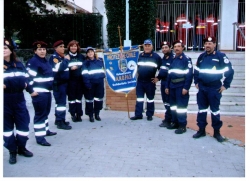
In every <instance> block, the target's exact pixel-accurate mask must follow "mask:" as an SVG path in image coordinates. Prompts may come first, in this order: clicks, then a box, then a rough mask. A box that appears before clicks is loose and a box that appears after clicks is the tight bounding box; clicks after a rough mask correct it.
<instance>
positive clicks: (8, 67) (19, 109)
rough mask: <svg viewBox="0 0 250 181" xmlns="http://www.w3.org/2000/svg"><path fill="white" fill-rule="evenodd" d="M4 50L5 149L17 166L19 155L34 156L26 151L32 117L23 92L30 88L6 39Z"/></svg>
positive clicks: (10, 160) (11, 46)
mask: <svg viewBox="0 0 250 181" xmlns="http://www.w3.org/2000/svg"><path fill="white" fill-rule="evenodd" d="M3 48H4V49H3V59H4V69H3V70H4V73H3V75H4V81H3V82H4V83H3V90H4V97H3V98H4V99H3V106H4V116H3V140H4V147H5V148H7V149H8V150H9V153H10V158H9V163H10V164H15V163H16V162H17V159H16V156H17V153H18V154H19V155H23V156H25V157H32V156H33V153H31V152H30V151H29V150H27V149H26V143H27V141H28V139H29V138H28V135H29V123H30V116H29V113H28V110H27V107H26V101H25V98H24V93H23V90H24V89H26V88H27V86H28V79H27V78H28V74H27V71H26V69H25V67H24V65H23V64H22V62H20V61H18V60H17V59H16V54H15V52H14V47H13V45H12V44H11V42H10V41H9V40H7V39H4V47H3ZM14 127H15V129H16V130H15V132H14Z"/></svg>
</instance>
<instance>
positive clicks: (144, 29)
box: [105, 0, 157, 47]
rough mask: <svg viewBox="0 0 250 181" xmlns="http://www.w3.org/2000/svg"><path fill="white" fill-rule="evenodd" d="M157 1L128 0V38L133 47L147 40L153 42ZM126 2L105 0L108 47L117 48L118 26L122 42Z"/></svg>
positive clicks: (123, 0)
mask: <svg viewBox="0 0 250 181" xmlns="http://www.w3.org/2000/svg"><path fill="white" fill-rule="evenodd" d="M156 2H157V0H143V1H142V0H129V33H130V34H129V37H130V39H131V41H132V44H133V45H138V44H141V43H143V41H144V40H145V39H147V38H151V39H152V41H154V37H155V21H156V13H157V6H156ZM125 3H126V0H115V1H114V0H105V8H106V14H107V18H108V24H107V31H108V45H109V47H119V46H120V45H119V36H118V29H117V27H118V25H119V26H120V27H121V36H122V40H124V38H125V29H126V25H125V23H126V22H125V16H126V12H125V10H126V4H125Z"/></svg>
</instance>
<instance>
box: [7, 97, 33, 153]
mask: <svg viewBox="0 0 250 181" xmlns="http://www.w3.org/2000/svg"><path fill="white" fill-rule="evenodd" d="M29 123H30V116H29V113H28V110H27V108H26V101H25V98H24V94H23V92H21V93H4V120H3V139H4V147H5V148H7V149H8V150H9V151H16V150H17V147H25V146H26V142H27V140H28V139H29V138H28V135H29ZM14 127H16V135H15V134H14Z"/></svg>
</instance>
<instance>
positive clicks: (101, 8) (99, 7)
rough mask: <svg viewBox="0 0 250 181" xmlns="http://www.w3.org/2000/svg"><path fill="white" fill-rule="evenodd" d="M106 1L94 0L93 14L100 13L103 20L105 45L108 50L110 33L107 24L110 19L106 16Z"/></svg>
mask: <svg viewBox="0 0 250 181" xmlns="http://www.w3.org/2000/svg"><path fill="white" fill-rule="evenodd" d="M104 1H105V0H93V12H94V13H100V14H101V15H102V16H103V18H102V36H103V43H104V45H103V46H104V48H108V32H107V27H106V26H107V24H108V18H107V15H106V9H105V5H104Z"/></svg>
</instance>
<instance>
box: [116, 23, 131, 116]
mask: <svg viewBox="0 0 250 181" xmlns="http://www.w3.org/2000/svg"><path fill="white" fill-rule="evenodd" d="M117 28H118V33H119V39H120V59H122V51H123V46H122V38H121V32H120V26H119V25H118V27H117ZM125 97H126V99H127V110H128V117H129V119H130V114H129V105H128V94H125Z"/></svg>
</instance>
